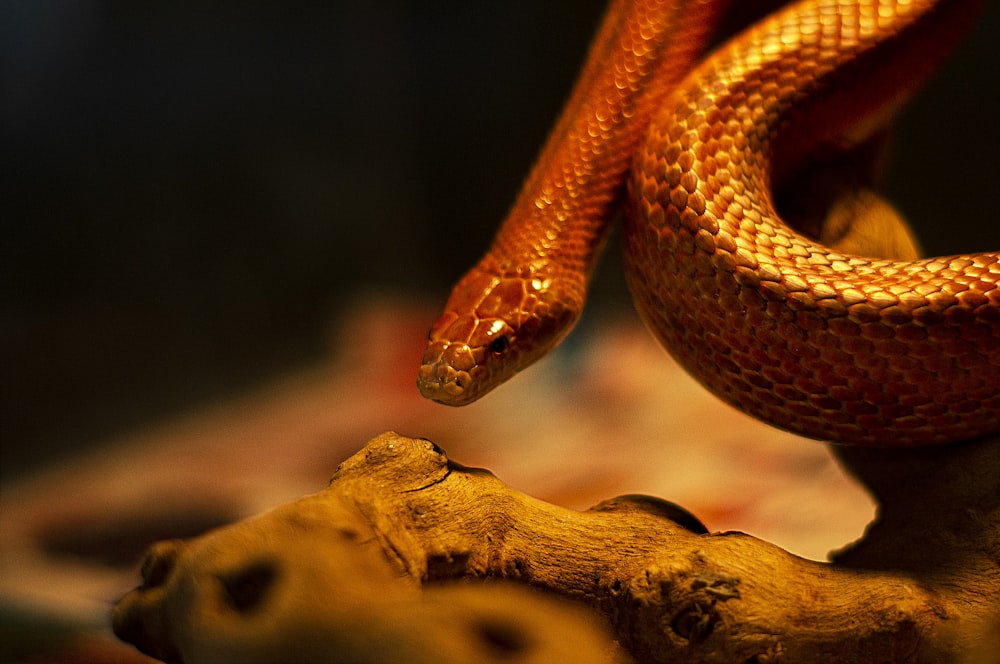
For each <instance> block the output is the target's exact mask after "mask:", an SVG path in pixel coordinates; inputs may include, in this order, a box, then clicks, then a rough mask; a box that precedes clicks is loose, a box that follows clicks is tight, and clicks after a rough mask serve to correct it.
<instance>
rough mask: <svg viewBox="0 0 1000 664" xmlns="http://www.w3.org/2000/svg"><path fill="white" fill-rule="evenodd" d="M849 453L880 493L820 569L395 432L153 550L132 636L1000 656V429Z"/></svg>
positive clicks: (643, 502) (420, 648) (707, 654)
mask: <svg viewBox="0 0 1000 664" xmlns="http://www.w3.org/2000/svg"><path fill="white" fill-rule="evenodd" d="M839 455H840V457H841V459H842V461H843V463H844V464H845V466H846V467H847V468H848V470H849V471H850V472H852V473H854V474H855V475H856V476H857V477H858V478H859V479H861V480H862V481H863V482H864V483H865V484H867V485H868V486H869V487H870V488H871V489H872V491H873V493H874V494H875V496H876V497H877V499H878V500H879V502H880V505H881V508H880V512H879V516H878V517H877V519H876V521H875V522H874V523H873V524H872V526H871V527H870V529H869V531H868V532H867V533H866V535H865V536H864V538H862V540H860V541H859V542H856V543H855V544H853V545H852V546H851V547H849V548H848V549H845V550H843V551H840V552H838V553H837V554H835V556H834V561H833V562H832V563H820V562H815V561H810V560H806V559H803V558H799V557H797V556H794V555H792V554H789V553H787V552H785V551H784V550H782V549H780V548H778V547H776V546H774V545H772V544H769V543H767V542H764V541H761V540H759V539H756V538H754V537H751V536H749V535H746V534H743V533H738V532H725V533H707V532H706V531H705V529H704V527H703V526H702V525H701V524H700V523H699V522H698V521H697V519H696V518H694V517H693V516H691V515H690V514H688V513H687V512H686V511H685V510H683V509H682V508H680V507H677V506H676V505H673V504H671V503H668V502H666V501H662V500H659V499H656V498H650V497H645V496H623V497H619V498H614V499H612V500H608V501H605V502H603V503H601V504H599V505H597V506H595V507H593V508H591V509H589V510H587V511H585V512H576V511H571V510H566V509H563V508H560V507H557V506H554V505H551V504H547V503H544V502H541V501H538V500H535V499H533V498H531V497H529V496H526V495H524V494H521V493H519V492H517V491H514V490H512V489H510V488H509V487H507V486H506V485H504V484H503V483H502V482H501V481H500V480H498V479H497V478H496V477H494V476H493V475H492V474H491V473H489V472H488V471H485V470H481V469H473V468H466V467H463V466H461V465H459V464H457V463H455V462H453V461H450V460H449V459H448V458H447V457H446V456H445V454H444V452H443V451H442V450H440V449H439V448H438V447H437V446H436V445H434V444H433V443H431V442H430V441H427V440H422V439H413V438H407V437H404V436H400V435H397V434H395V433H386V434H383V435H381V436H379V437H377V438H375V439H373V440H372V441H370V442H369V443H368V444H367V445H366V446H365V447H364V449H362V450H361V451H360V452H358V453H357V454H355V455H354V456H353V457H351V458H350V459H348V460H347V461H345V462H344V463H342V464H341V465H340V467H339V468H338V469H337V472H336V473H335V474H334V476H333V478H332V480H331V481H330V484H329V486H328V487H327V488H326V489H325V490H324V491H322V492H320V493H318V494H315V495H312V496H308V497H305V498H303V499H301V500H299V501H297V502H294V503H291V504H288V505H285V506H283V507H280V508H277V509H275V510H273V511H271V512H268V513H265V514H263V515H260V516H258V517H255V518H253V519H248V520H246V521H242V522H239V523H237V524H234V525H231V526H227V527H225V528H222V529H219V530H216V531H213V532H211V533H208V534H206V535H205V536H203V537H200V538H197V539H194V540H190V541H184V542H161V543H159V544H157V545H155V546H154V547H153V549H152V550H151V551H150V553H149V554H148V556H147V558H146V561H145V563H144V566H143V585H142V586H140V587H139V588H137V589H136V590H135V591H133V592H132V593H130V594H129V595H127V596H126V597H125V598H123V599H122V600H121V602H120V603H119V604H118V606H117V607H116V609H115V613H114V624H115V631H116V633H117V634H118V635H119V636H120V637H121V638H123V639H125V640H127V641H129V642H131V643H134V644H135V645H136V646H137V647H139V648H140V649H142V650H143V651H144V652H147V653H149V654H152V655H154V656H156V657H160V658H162V659H165V660H167V661H175V662H181V661H183V662H187V663H188V664H190V663H193V662H200V661H206V662H207V661H213V662H217V661H275V657H280V658H281V659H284V660H293V661H315V662H339V661H351V662H362V661H363V662H368V661H384V659H385V658H386V657H387V656H389V655H390V654H391V657H389V658H390V659H391V660H394V661H411V662H417V661H442V662H451V661H455V662H458V661H484V662H491V661H505V662H512V661H525V662H527V661H532V662H535V661H538V662H543V661H578V662H585V661H594V662H610V661H624V660H625V659H626V655H624V654H623V653H622V652H621V650H619V649H617V648H616V647H615V646H614V645H613V643H612V640H611V638H613V640H614V642H616V643H617V644H618V645H619V646H620V647H621V649H623V650H624V651H625V652H627V653H628V656H630V657H631V658H633V659H634V660H635V661H639V662H740V663H757V664H762V663H764V662H990V661H996V660H995V659H993V658H994V657H995V652H997V651H1000V643H998V640H1000V639H998V637H997V636H996V634H997V633H998V632H1000V629H998V626H1000V623H998V621H997V617H998V616H1000V599H998V598H1000V537H998V536H1000V438H991V439H981V440H979V441H974V442H970V443H965V444H962V445H953V446H948V447H937V448H927V449H918V450H910V451H900V450H891V451H888V450H887V451H882V450H868V449H864V450H856V449H854V448H844V449H842V450H840V451H839ZM817 527H821V524H818V525H817ZM462 579H466V580H468V579H490V580H510V581H517V582H520V584H521V585H524V584H526V585H528V586H531V587H533V588H536V589H541V590H544V591H547V592H545V593H535V592H530V591H527V590H525V589H523V588H517V586H516V584H485V585H483V584H480V583H468V582H465V583H459V584H455V583H454V582H455V581H458V580H462ZM553 595H555V596H561V597H562V598H567V599H570V600H574V601H575V603H576V604H578V605H579V604H583V605H586V606H589V607H591V609H594V610H596V614H597V615H598V616H599V617H600V621H598V620H597V616H594V615H593V613H594V612H584V613H581V611H580V610H579V607H578V606H573V605H572V603H570V602H561V601H557V598H555V597H553ZM588 613H589V614H590V615H588ZM601 622H603V624H604V625H605V626H607V627H608V628H609V629H610V633H611V635H612V637H611V638H609V637H608V636H607V635H606V634H605V632H604V631H603V629H604V628H603V627H602V625H601V624H600V623H601ZM991 639H992V641H991ZM564 657H570V659H568V660H564V659H563V658H564Z"/></svg>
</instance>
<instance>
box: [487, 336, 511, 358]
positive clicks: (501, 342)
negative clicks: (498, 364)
mask: <svg viewBox="0 0 1000 664" xmlns="http://www.w3.org/2000/svg"><path fill="white" fill-rule="evenodd" d="M508 348H510V340H509V339H507V337H506V335H501V336H499V337H497V338H496V339H494V340H493V341H491V342H490V355H492V356H493V357H500V356H501V355H503V354H504V353H506V352H507V349H508Z"/></svg>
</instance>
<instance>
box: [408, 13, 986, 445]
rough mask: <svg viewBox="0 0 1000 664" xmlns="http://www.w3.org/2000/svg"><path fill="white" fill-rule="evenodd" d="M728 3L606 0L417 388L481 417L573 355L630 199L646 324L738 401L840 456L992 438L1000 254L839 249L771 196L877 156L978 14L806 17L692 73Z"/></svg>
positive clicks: (772, 20) (763, 27) (450, 307)
mask: <svg viewBox="0 0 1000 664" xmlns="http://www.w3.org/2000/svg"><path fill="white" fill-rule="evenodd" d="M718 4H719V3H712V2H704V1H703V2H697V1H689V2H676V1H675V2H669V1H668V2H656V1H655V0H616V1H615V2H613V3H612V5H611V7H610V8H609V10H608V12H607V14H606V17H605V19H604V22H603V23H602V26H601V28H600V30H599V32H598V35H597V37H596V38H595V40H594V43H593V45H592V47H591V51H590V54H589V56H588V59H587V62H586V64H585V66H584V69H583V72H582V74H581V76H580V79H579V81H578V83H577V86H576V88H575V89H574V92H573V94H572V96H571V98H570V100H569V102H568V104H567V106H566V109H565V110H564V112H563V115H562V116H561V117H560V120H559V121H558V123H557V124H556V127H555V129H554V130H553V132H552V135H551V137H550V139H549V141H548V143H547V144H546V146H545V148H544V149H543V151H542V153H541V156H540V157H539V160H538V162H537V164H536V165H535V167H534V169H533V170H532V172H531V174H530V175H529V177H528V179H527V181H526V183H525V185H524V188H523V189H522V191H521V193H520V195H519V197H518V198H517V200H516V201H515V204H514V206H513V208H512V210H511V212H510V214H509V216H508V218H507V219H506V220H505V221H504V223H503V225H502V226H501V228H500V230H499V232H498V234H497V236H496V238H495V240H494V242H493V244H492V246H491V247H490V249H489V251H488V252H487V254H486V256H485V257H484V258H483V259H482V260H481V261H480V262H479V263H478V264H476V265H475V266H474V267H473V268H472V269H471V270H470V271H469V272H468V273H467V274H466V275H465V276H464V277H463V278H462V279H461V280H460V281H459V283H458V284H457V285H456V287H455V289H454V290H453V292H452V294H451V296H450V298H449V300H448V302H447V304H446V306H445V311H444V313H443V314H442V315H441V317H440V318H439V320H438V321H437V322H436V323H435V324H434V326H433V327H432V328H431V331H430V333H429V341H428V346H427V350H426V352H425V355H424V360H423V364H422V366H421V368H420V373H419V377H418V385H419V387H420V389H421V392H422V393H423V394H424V395H425V396H427V397H429V398H432V399H435V400H437V401H440V402H442V403H448V404H453V405H460V404H463V403H468V402H470V401H472V400H475V399H477V398H479V397H480V396H482V394H484V393H486V392H487V391H488V390H489V389H492V387H494V386H495V385H497V384H499V383H500V382H502V381H504V380H506V379H507V378H509V377H510V376H512V375H514V374H515V373H517V372H518V371H520V370H521V369H522V368H524V367H526V366H527V365H528V364H531V363H532V362H534V361H535V360H537V359H539V358H540V357H542V356H544V355H545V354H546V353H548V352H549V351H550V350H551V349H552V348H553V347H554V346H555V345H556V344H557V343H558V342H559V341H560V340H561V339H562V338H563V336H564V335H565V334H566V333H567V332H568V331H569V329H570V328H571V327H572V325H573V323H574V322H575V321H576V320H577V318H578V316H579V313H580V311H581V309H582V307H583V302H584V297H585V292H586V287H587V282H588V280H589V277H590V273H591V271H592V268H593V265H594V263H595V261H596V259H597V256H598V254H599V252H600V250H601V248H602V246H603V243H604V238H605V237H606V234H607V228H608V226H609V220H610V219H611V218H612V217H613V212H614V209H615V202H616V198H617V195H618V193H619V192H620V191H621V189H622V185H623V184H624V185H625V189H626V194H625V196H624V200H625V210H626V214H625V223H624V250H625V264H626V276H627V279H628V282H629V286H630V288H631V290H632V294H633V298H634V301H635V304H636V308H637V309H638V311H639V314H640V316H641V317H642V318H643V320H644V321H645V322H646V324H647V325H648V327H649V328H650V329H651V330H652V331H653V332H654V334H655V335H656V336H657V337H658V338H659V339H660V341H661V342H662V343H663V345H664V346H665V347H666V348H667V350H668V351H670V352H671V354H673V355H674V356H675V357H676V358H677V359H678V361H679V362H680V363H681V364H682V365H683V366H684V367H685V368H686V369H687V370H688V371H689V372H690V373H692V375H694V376H695V377H696V378H697V379H698V380H699V381H701V382H702V383H703V384H704V385H706V386H707V387H708V388H709V389H711V390H712V391H713V392H715V393H716V394H717V395H719V396H720V397H721V398H723V399H724V400H726V401H728V402H729V403H731V404H733V405H735V406H737V407H739V408H740V409H742V410H744V411H746V412H748V413H750V414H752V415H754V416H756V417H759V418H761V419H763V420H765V421H767V422H769V423H771V424H774V425H775V426H778V427H781V428H785V429H788V430H791V431H794V432H797V433H800V434H803V435H806V436H810V437H814V438H820V439H824V440H830V441H834V442H842V443H854V444H864V445H897V446H906V445H921V444H932V443H944V442H950V441H955V440H963V439H968V438H973V437H976V436H980V435H985V434H988V433H993V432H996V431H1000V253H998V252H987V253H979V254H969V255H961V256H950V257H938V258H927V259H909V260H899V259H875V258H866V257H862V256H857V255H852V254H849V253H843V252H841V251H840V250H838V249H834V248H831V247H829V246H826V245H824V244H821V243H820V242H819V241H817V240H816V239H813V238H811V237H807V236H806V235H804V234H803V233H802V232H800V231H798V230H796V229H795V228H793V227H792V226H790V225H789V224H788V223H786V222H785V221H783V220H782V218H781V217H780V215H779V214H778V212H776V211H775V204H774V194H773V192H774V191H775V190H776V189H777V188H778V187H780V186H781V185H782V184H784V183H788V182H794V181H795V178H796V174H797V173H798V172H799V171H800V170H801V169H802V168H803V164H805V163H807V162H809V160H811V159H812V160H814V159H815V157H814V155H819V156H820V157H819V158H820V159H823V158H829V157H830V156H831V155H840V154H845V153H850V152H851V151H852V150H855V149H857V148H858V147H859V146H863V145H865V144H866V143H867V142H868V141H870V140H872V137H873V136H875V135H877V134H878V132H879V131H880V130H881V129H882V128H884V127H885V125H886V123H887V121H888V120H889V119H890V118H891V116H892V114H893V113H894V112H895V111H896V110H897V109H898V107H899V106H900V105H901V104H902V103H903V102H904V101H905V100H906V99H907V97H908V96H909V95H910V93H912V91H913V90H914V89H915V88H916V87H917V86H918V85H919V83H920V82H922V80H923V79H924V78H926V76H927V75H928V74H929V73H930V72H931V71H932V70H933V68H934V67H935V65H936V64H937V63H938V62H939V61H940V60H941V59H943V57H944V56H945V54H946V53H947V52H948V50H950V48H951V47H952V45H954V43H956V42H957V41H958V39H960V37H961V35H962V33H963V30H964V28H965V27H966V26H967V25H968V24H969V22H970V21H971V17H972V16H973V15H974V10H975V4H976V3H975V2H971V1H970V2H967V1H965V0H938V1H934V0H909V1H904V0H895V1H893V0H805V1H802V2H796V3H794V4H793V5H791V6H789V7H788V8H786V9H783V10H781V11H780V12H778V13H776V14H775V15H773V16H771V17H768V18H766V19H765V20H763V21H761V22H760V23H758V24H757V25H755V26H753V27H751V28H750V29H748V30H747V31H745V32H743V33H742V34H740V35H739V36H737V37H736V38H734V39H733V40H731V41H730V42H729V43H727V44H726V45H724V46H723V47H721V48H720V49H718V50H717V51H715V52H714V53H713V54H711V55H710V56H709V57H707V58H706V59H704V60H703V61H702V62H701V63H699V64H697V65H696V66H695V65H694V63H695V59H696V57H697V56H698V55H699V54H700V53H701V51H702V50H703V49H704V45H705V41H706V39H707V37H708V33H709V31H710V29H711V25H712V23H713V21H714V20H715V18H717V16H718V14H719V8H718V6H717V5H718ZM611 352H613V350H612V351H611Z"/></svg>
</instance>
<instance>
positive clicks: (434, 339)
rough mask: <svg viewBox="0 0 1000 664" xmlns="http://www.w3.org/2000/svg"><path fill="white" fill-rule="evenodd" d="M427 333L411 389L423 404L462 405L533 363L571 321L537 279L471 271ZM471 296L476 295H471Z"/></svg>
mask: <svg viewBox="0 0 1000 664" xmlns="http://www.w3.org/2000/svg"><path fill="white" fill-rule="evenodd" d="M463 281H464V282H466V284H467V285H468V286H469V288H461V289H456V290H455V293H454V294H453V295H452V297H451V299H450V300H449V301H448V304H447V306H446V307H445V312H444V314H442V316H441V317H440V318H439V319H438V321H437V322H436V323H435V324H434V326H433V327H431V330H430V332H429V333H428V341H427V348H426V350H425V351H424V359H423V362H422V364H421V366H420V372H419V374H418V376H417V386H418V387H419V388H420V392H421V394H423V395H424V396H425V397H427V398H428V399H433V400H434V401H437V402H439V403H443V404H446V405H449V406H462V405H465V404H468V403H471V402H473V401H475V400H476V399H478V398H479V397H481V396H483V395H484V394H486V393H487V392H489V391H490V390H492V389H493V388H494V387H496V386H497V385H499V384H501V383H503V382H504V381H506V380H507V379H508V378H510V377H511V376H513V375H514V374H516V373H518V372H519V371H521V370H522V369H524V368H525V367H527V366H528V365H530V364H532V363H534V362H535V360H537V359H539V358H540V357H542V356H543V355H545V354H546V353H547V352H548V350H549V349H550V348H551V347H552V346H553V345H554V344H556V343H558V342H559V341H560V340H561V339H562V337H564V336H565V335H566V333H567V332H569V330H570V328H572V326H573V323H575V322H576V316H575V315H574V314H573V313H572V312H571V311H570V310H569V309H568V308H567V307H565V306H564V305H563V304H562V303H561V302H562V300H561V299H560V297H557V296H556V295H555V294H554V293H552V292H551V291H550V290H549V286H550V280H548V279H542V278H539V277H538V276H537V275H530V274H526V275H524V276H509V277H496V276H493V275H487V274H484V273H481V272H477V271H473V272H471V273H469V274H468V275H466V277H465V279H464V280H463ZM472 294H476V295H475V296H473V295H472Z"/></svg>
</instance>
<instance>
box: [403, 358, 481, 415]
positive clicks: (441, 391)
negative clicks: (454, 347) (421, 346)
mask: <svg viewBox="0 0 1000 664" xmlns="http://www.w3.org/2000/svg"><path fill="white" fill-rule="evenodd" d="M471 381H472V377H471V376H470V375H469V372H467V371H462V370H459V369H455V368H454V367H452V366H451V365H449V364H448V363H447V362H443V361H441V360H437V361H434V362H425V363H424V364H422V365H420V373H419V374H418V375H417V389H419V390H420V394H422V395H423V396H424V397H425V398H427V399H431V400H432V401H436V402H438V403H441V404H444V405H446V406H461V405H464V404H466V403H469V402H470V401H474V400H475V399H474V398H470V397H471V392H470V391H469V390H467V389H466V388H467V386H468V385H469V384H470V382H471Z"/></svg>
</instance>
